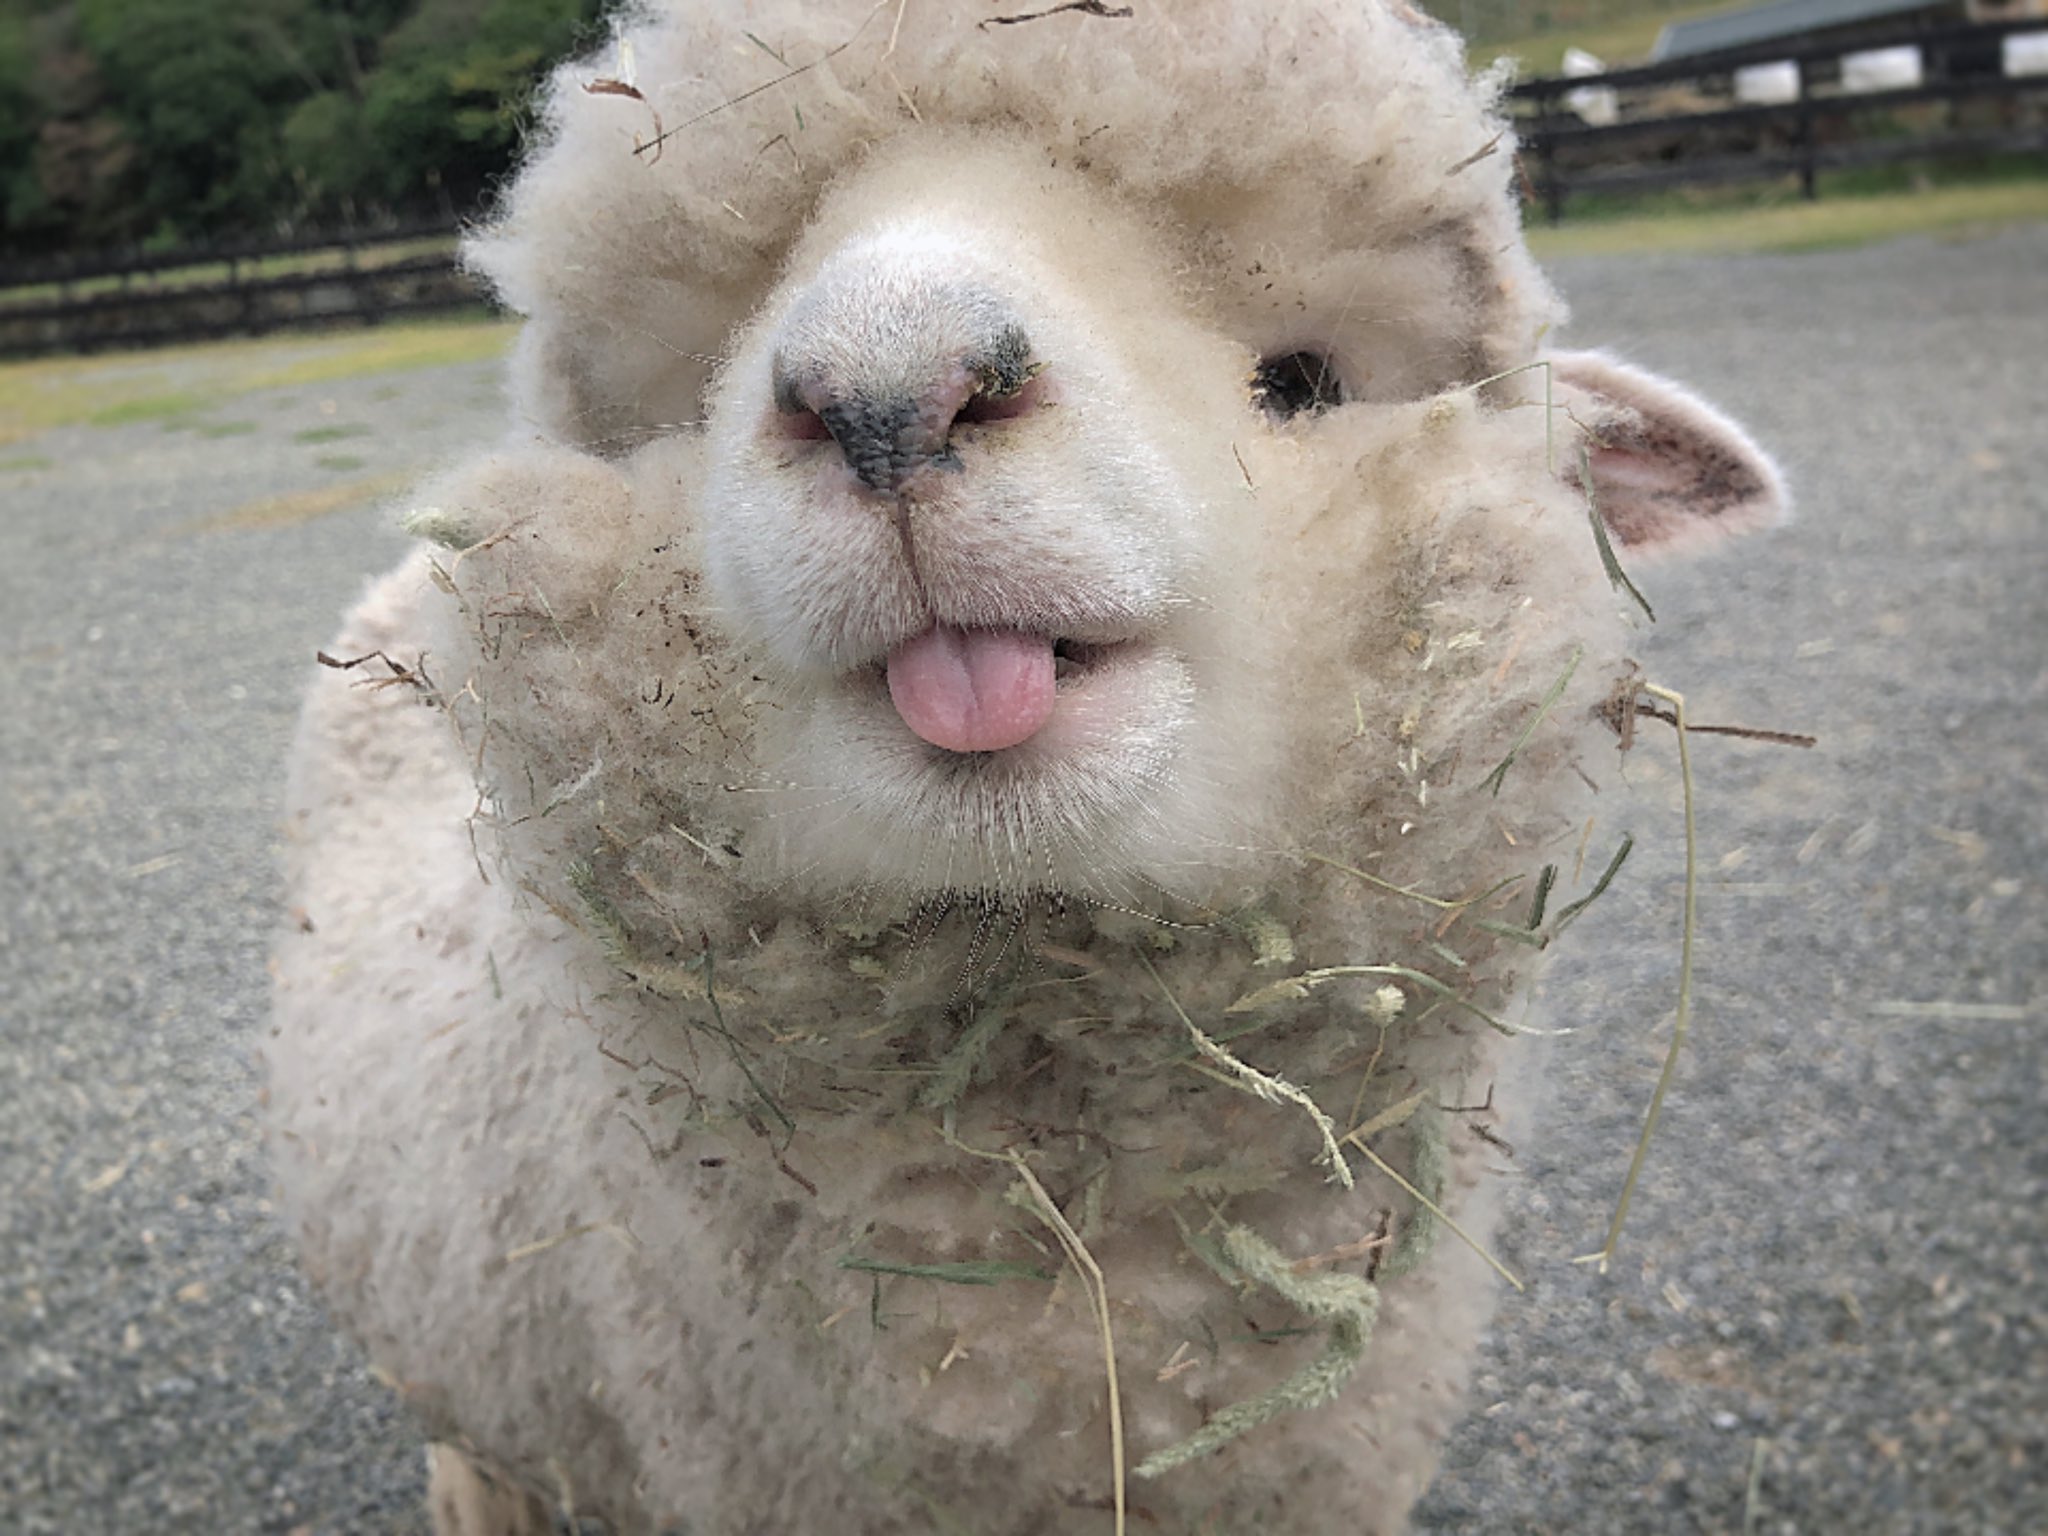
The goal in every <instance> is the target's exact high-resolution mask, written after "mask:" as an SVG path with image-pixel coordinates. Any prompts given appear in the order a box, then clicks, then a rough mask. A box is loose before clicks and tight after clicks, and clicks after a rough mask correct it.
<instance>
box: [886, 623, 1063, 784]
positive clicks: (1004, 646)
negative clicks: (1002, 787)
mask: <svg viewBox="0 0 2048 1536" xmlns="http://www.w3.org/2000/svg"><path fill="white" fill-rule="evenodd" d="M889 697H890V698H891V699H892V700H894V701H895V704H896V712H897V713H898V714H899V715H901V716H902V717H903V723H904V724H905V725H907V726H909V727H910V728H911V729H912V730H913V731H915V732H917V734H918V735H920V736H922V737H923V738H924V739H925V740H926V741H928V742H930V743H931V744H932V745H933V746H935V747H944V748H945V749H946V750H947V751H948V752H1000V751H1001V750H1002V749H1003V748H1005V747H1014V746H1016V745H1017V743H1018V742H1020V741H1024V740H1027V739H1028V738H1030V737H1031V736H1033V735H1035V734H1036V733H1037V731H1038V729H1039V727H1040V726H1042V725H1044V724H1045V722H1046V721H1047V720H1049V719H1050V718H1051V717H1052V705H1053V659H1052V641H1051V640H1050V639H1048V638H1047V637H1046V636H1044V635H1027V634H1024V633H1022V632H1021V631H1018V630H1014V629H953V628H950V627H949V626H947V625H944V624H941V625H938V626H936V627H934V628H932V629H928V630H926V631H925V632H924V633H923V634H921V635H919V636H917V637H916V638H915V639H911V640H906V641H904V642H903V644H901V645H899V646H897V647H896V649H895V650H893V651H891V652H890V653H889Z"/></svg>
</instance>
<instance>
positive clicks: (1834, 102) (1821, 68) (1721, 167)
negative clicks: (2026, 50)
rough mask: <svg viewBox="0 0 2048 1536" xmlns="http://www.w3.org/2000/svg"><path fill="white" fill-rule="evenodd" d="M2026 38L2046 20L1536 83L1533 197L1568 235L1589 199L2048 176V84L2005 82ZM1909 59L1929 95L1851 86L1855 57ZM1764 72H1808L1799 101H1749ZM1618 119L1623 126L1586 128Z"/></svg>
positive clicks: (1527, 94)
mask: <svg viewBox="0 0 2048 1536" xmlns="http://www.w3.org/2000/svg"><path fill="white" fill-rule="evenodd" d="M2028 33H2032V34H2038V35H2042V36H2048V28H2044V26H2043V23H2042V22H2041V21H2040V20H2038V19H2036V20H2032V21H2022V22H2002V23H1996V24H1992V25H1985V26H1971V27H1948V28H1942V29H1938V30H1930V29H1928V28H1925V27H1901V28H1896V29H1891V30H1876V31H1872V32H1869V33H1865V34H1862V35H1859V36H1857V37H1856V38H1855V39H1854V40H1853V41H1846V42H1845V41H1840V40H1837V41H1831V42H1827V43H1818V42H1808V43H1804V44H1802V43H1800V42H1799V41H1798V40H1796V39H1793V40H1781V41H1778V42H1775V43H1761V44H1751V45H1748V46H1746V47H1743V48H1737V49H1728V50H1725V51H1722V52H1718V53H1712V54H1701V55H1697V56H1695V57H1692V58H1687V59H1680V60H1675V61H1673V62H1671V63H1667V64H1650V65H1644V66H1642V67H1640V68H1635V69H1620V70H1614V71H1612V72H1610V73H1608V74H1603V75H1587V76H1577V77H1572V76H1554V77H1549V78H1545V79H1541V80H1529V81H1525V82H1523V83H1522V84H1520V85H1518V86H1516V87H1515V89H1514V93H1513V101H1514V105H1515V110H1516V116H1517V131H1518V133H1519V135H1520V138H1521V141H1522V161H1523V166H1524V168H1525V169H1526V171H1527V173H1528V176H1529V180H1530V186H1529V189H1528V190H1529V192H1530V195H1531V196H1532V197H1533V198H1534V200H1536V201H1538V202H1541V203H1542V204H1543V207H1544V210H1545V212H1546V213H1547V214H1548V216H1549V218H1550V221H1551V222H1552V223H1556V222H1557V221H1558V220H1559V219H1560V218H1562V217H1563V214H1564V207H1565V202H1566V199H1567V198H1569V197H1571V196H1574V195H1578V194H1584V193H1598V192H1606V193H1635V192H1645V191H1652V190H1657V189H1661V188H1665V187H1674V186H1681V185H1685V184H1688V183H1695V182H1712V181H1739V180H1757V179H1768V178H1778V177H1790V176H1797V177H1798V178H1799V183H1800V189H1801V191H1802V192H1803V193H1804V194H1805V195H1806V196H1807V197H1814V196H1817V195H1818V191H1819V188H1818V183H1817V177H1818V175H1819V173H1820V172H1822V171H1831V170H1841V169H1845V168H1849V167H1855V166H1867V165H1882V164H1892V163H1897V162H1900V161H1911V160H1933V159H1942V158H1948V157H1953V156H1959V155H1985V154H1998V153H2012V152H2035V153H2040V154H2042V155H2043V156H2044V161H2043V170H2044V171H2048V74H2008V73H2006V72H2005V71H2004V68H2003V58H2004V44H2005V39H2006V38H2007V37H2010V36H2017V35H2021V34H2028ZM1899 47H1913V48H1917V49H1918V50H1919V55H1920V81H1919V83H1917V84H1912V85H1905V86H1900V87H1897V88H1893V89H1885V90H1869V91H1859V90H1851V89H1848V88H1847V87H1846V86H1845V85H1844V83H1843V69H1842V60H1843V59H1844V57H1846V56H1848V55H1850V54H1855V53H1863V52H1867V51H1871V50H1876V49H1883V48H1899ZM1765 64H1778V65H1787V66H1790V67H1791V68H1793V69H1795V70H1796V71H1797V74H1798V94H1797V96H1796V98H1795V99H1793V100H1789V101H1783V102H1746V101H1741V100H1739V99H1737V96H1736V84H1735V82H1736V72H1737V71H1738V70H1743V69H1746V68H1749V67H1750V66H1753V65H1765ZM1581 91H1588V92H1593V93H1602V92H1605V93H1611V95H1608V96H1606V98H1605V99H1604V101H1603V102H1602V105H1603V106H1604V107H1605V108H1606V110H1605V111H1599V112H1592V113H1589V114H1587V115H1581V113H1580V112H1579V111H1577V110H1574V109H1573V108H1572V107H1571V106H1570V105H1569V101H1568V98H1571V97H1572V96H1573V95H1574V94H1575V93H1577V92H1581ZM1578 99H1579V100H1580V102H1581V103H1585V102H1587V98H1585V97H1580V98H1578ZM1595 99H1598V97H1597V94H1596V98H1595ZM1610 113H1611V114H1612V115H1613V118H1614V120H1613V121H1588V120H1587V116H1588V115H1590V116H1593V117H1606V116H1608V115H1609V114H1610Z"/></svg>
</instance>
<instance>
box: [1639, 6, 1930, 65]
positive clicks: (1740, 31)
mask: <svg viewBox="0 0 2048 1536" xmlns="http://www.w3.org/2000/svg"><path fill="white" fill-rule="evenodd" d="M1947 8H1948V7H1947V6H1946V5H1944V4H1943V3H1942V0H1769V3H1767V4H1764V5H1753V6H1750V7H1749V8H1748V9H1747V10H1742V11H1726V12H1723V13H1722V14H1721V15H1718V16H1701V17H1699V18H1698V19H1697V20H1694V21H1674V22H1672V23H1671V25H1669V26H1668V27H1666V28H1665V29H1664V30H1663V31H1662V32H1660V33H1658V34H1657V46H1656V47H1655V48H1652V49H1651V50H1650V59H1651V61H1652V62H1653V63H1662V62H1663V61H1664V60H1666V59H1687V58H1691V57H1692V56H1693V55H1694V54H1698V53H1717V52H1719V51H1720V50H1721V49H1723V48H1742V47H1746V46H1747V45H1748V44H1750V43H1765V42H1769V41H1770V40H1771V39H1772V38H1777V37H1797V36H1799V35H1800V34H1802V33H1806V32H1818V31H1820V30H1822V29H1823V28H1826V27H1839V26H1843V25H1845V24H1846V23H1849V22H1853V21H1871V20H1875V19H1877V18H1880V17H1885V16H1896V15H1899V14H1900V13H1902V12H1908V11H1927V10H1937V9H1947Z"/></svg>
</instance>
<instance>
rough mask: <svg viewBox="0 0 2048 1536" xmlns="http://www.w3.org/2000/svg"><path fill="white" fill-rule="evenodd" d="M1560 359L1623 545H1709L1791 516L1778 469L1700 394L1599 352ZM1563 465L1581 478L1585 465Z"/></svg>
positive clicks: (1595, 490) (1559, 375)
mask: <svg viewBox="0 0 2048 1536" xmlns="http://www.w3.org/2000/svg"><path fill="white" fill-rule="evenodd" d="M1552 362H1553V368H1554V370H1555V374H1556V384H1557V388H1558V390H1559V392H1560V393H1561V394H1562V395H1563V396H1564V399H1565V403H1566V406H1567V408H1568V409H1569V410H1570V412H1571V415H1572V418H1573V419H1574V420H1575V421H1576V422H1578V423H1579V424H1580V425H1581V426H1582V427H1583V428H1584V429H1585V431H1586V434H1587V437H1586V441H1585V444H1584V446H1585V449H1586V459H1585V462H1586V464H1587V465H1589V466H1590V468H1591V470H1592V476H1593V484H1592V487H1591V493H1590V494H1591V496H1592V498H1593V504H1594V505H1595V506H1596V507H1597V508H1598V509H1599V512H1600V516H1601V519H1602V521H1604V522H1605V523H1606V525H1607V527H1608V530H1609V531H1610V532H1611V533H1612V534H1613V536H1614V538H1615V541H1616V542H1617V543H1619V544H1622V545H1624V546H1626V547H1627V548H1628V549H1629V550H1631V551H1632V552H1635V553H1637V554H1663V553H1672V552H1676V551H1680V550H1684V549H1689V548H1703V547H1705V546H1707V545H1709V544H1714V543H1718V542H1720V541H1721V540H1723V539H1727V538H1732V537H1733V536H1735V535H1736V534H1740V533H1748V532H1750V531H1751V530H1753V529H1756V528H1762V527H1767V526H1769V525H1770V524H1772V523H1775V522H1777V521H1779V520H1780V519H1781V518H1782V517H1783V516H1784V513H1785V508H1786V505H1787V498H1786V495H1785V487H1784V483H1783V481H1782V480H1781V479H1780V478H1779V475H1778V471H1777V467H1776V466H1775V465H1773V464H1772V463H1771V461H1770V459H1769V458H1768V457H1766V455H1765V454H1764V452H1763V450H1762V449H1760V448H1758V447H1757V446H1756V444H1755V443H1754V442H1752V441H1751V440H1750V438H1749V435H1748V434H1747V433H1746V432H1744V431H1743V430H1742V428H1741V427H1739V426H1737V425H1736V424H1735V423H1734V422H1733V421H1730V420H1729V419H1728V418H1727V417H1726V416H1724V415H1722V414H1721V413H1720V412H1719V411H1717V410H1716V409H1714V407H1712V406H1710V405H1708V404H1707V403H1706V402H1705V401H1704V400H1701V399H1700V398H1699V397H1698V396H1696V395H1694V394H1691V393H1690V392H1688V391H1687V390H1685V389H1683V388H1682V387H1680V386H1679V385H1677V384H1674V383H1672V382H1671V381H1670V380H1668V379H1662V378H1659V377H1658V376H1657V375H1655V374H1651V373H1645V372H1643V371H1642V370H1641V369H1638V368H1631V367H1629V366H1628V365H1627V364H1625V363H1620V362H1617V361H1615V360H1614V359H1613V358H1610V357H1606V356H1604V355H1602V354H1600V353H1597V352H1573V353H1565V354H1562V355H1560V356H1558V357H1556V358H1554V359H1553V360H1552ZM1561 468H1562V470H1563V473H1564V476H1565V478H1566V479H1567V480H1569V481H1570V482H1571V483H1572V484H1574V485H1576V484H1578V483H1579V482H1580V479H1581V473H1582V471H1581V468H1580V465H1579V463H1577V462H1570V463H1567V464H1565V465H1563V466H1561Z"/></svg>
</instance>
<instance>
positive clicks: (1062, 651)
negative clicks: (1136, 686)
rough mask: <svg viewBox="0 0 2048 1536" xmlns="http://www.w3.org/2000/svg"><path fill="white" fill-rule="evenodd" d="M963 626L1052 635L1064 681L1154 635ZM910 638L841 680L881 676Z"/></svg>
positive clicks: (847, 669) (1142, 645)
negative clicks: (893, 656) (900, 647)
mask: <svg viewBox="0 0 2048 1536" xmlns="http://www.w3.org/2000/svg"><path fill="white" fill-rule="evenodd" d="M961 627H962V628H964V629H1014V630H1016V631H1018V632H1019V633H1022V634H1027V635H1029V634H1038V635H1048V636H1050V637H1051V640H1052V647H1053V656H1054V658H1055V659H1056V660H1057V661H1058V662H1060V663H1061V664H1062V665H1061V667H1060V676H1061V677H1062V679H1063V680H1064V678H1065V677H1066V676H1068V675H1069V673H1071V672H1073V671H1076V670H1079V671H1086V670H1088V669H1091V668H1094V667H1096V666H1098V665H1100V664H1102V663H1103V662H1106V661H1110V660H1113V659H1115V658H1118V657H1121V656H1125V655H1136V654H1138V653H1139V652H1141V651H1145V650H1149V649H1151V647H1152V646H1153V644H1154V640H1153V638H1152V637H1151V636H1148V635H1138V634H1131V633H1128V632H1120V633H1111V632H1108V631H1101V630H1083V631H1082V632H1081V633H1078V634H1069V633H1066V632H1064V631H1060V630H1054V629H1048V628H1043V627H1040V626H1037V625H1033V624H1028V623H1026V624H1015V625H999V624H967V625H962V626H961ZM911 638H912V636H911V635H909V634H906V635H904V636H903V637H902V640H898V641H896V642H895V643H894V644H892V645H890V646H888V647H886V648H881V649H876V650H873V651H870V652H869V653H868V654H866V655H863V656H862V657H861V658H860V659H859V660H857V661H853V662H851V663H849V664H847V665H846V666H844V667H842V668H840V669H839V672H840V677H841V679H842V680H843V681H849V682H851V681H856V680H858V681H862V682H865V681H866V680H867V679H868V678H870V677H879V676H881V675H882V674H883V673H884V672H885V671H886V670H887V669H888V665H889V652H890V651H892V650H894V649H895V646H896V645H900V644H902V643H903V641H904V640H909V639H911Z"/></svg>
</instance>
